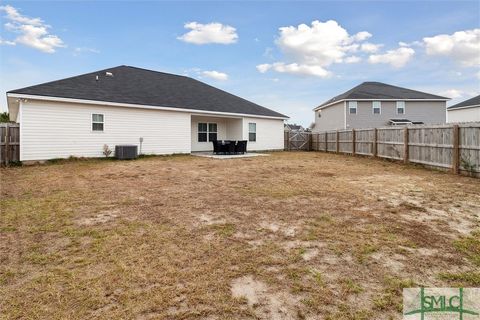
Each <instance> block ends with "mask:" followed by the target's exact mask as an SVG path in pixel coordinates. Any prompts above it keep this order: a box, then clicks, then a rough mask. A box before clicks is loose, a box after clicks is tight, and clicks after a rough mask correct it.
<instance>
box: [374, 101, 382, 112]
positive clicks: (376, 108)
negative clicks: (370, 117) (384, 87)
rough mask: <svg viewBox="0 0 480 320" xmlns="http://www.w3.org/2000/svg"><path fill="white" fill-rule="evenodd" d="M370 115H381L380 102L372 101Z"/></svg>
mask: <svg viewBox="0 0 480 320" xmlns="http://www.w3.org/2000/svg"><path fill="white" fill-rule="evenodd" d="M372 113H373V114H382V103H381V102H380V101H372Z"/></svg>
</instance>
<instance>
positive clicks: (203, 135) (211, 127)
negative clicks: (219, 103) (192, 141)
mask: <svg viewBox="0 0 480 320" xmlns="http://www.w3.org/2000/svg"><path fill="white" fill-rule="evenodd" d="M213 140H217V124H216V123H199V124H198V142H207V141H213Z"/></svg>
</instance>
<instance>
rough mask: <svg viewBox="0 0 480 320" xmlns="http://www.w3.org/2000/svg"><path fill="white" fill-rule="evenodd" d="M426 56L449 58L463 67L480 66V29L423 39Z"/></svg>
mask: <svg viewBox="0 0 480 320" xmlns="http://www.w3.org/2000/svg"><path fill="white" fill-rule="evenodd" d="M423 41H424V43H425V48H426V52H427V54H428V55H441V56H447V57H451V58H452V59H453V60H455V61H457V62H459V63H460V64H461V65H463V66H477V65H480V29H472V30H464V31H457V32H455V33H453V34H451V35H448V34H440V35H436V36H434V37H426V38H423Z"/></svg>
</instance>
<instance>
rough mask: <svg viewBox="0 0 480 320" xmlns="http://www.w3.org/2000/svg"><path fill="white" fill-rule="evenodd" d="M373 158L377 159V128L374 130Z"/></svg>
mask: <svg viewBox="0 0 480 320" xmlns="http://www.w3.org/2000/svg"><path fill="white" fill-rule="evenodd" d="M372 149H373V150H372V153H373V157H374V158H376V157H377V128H374V129H373V144H372Z"/></svg>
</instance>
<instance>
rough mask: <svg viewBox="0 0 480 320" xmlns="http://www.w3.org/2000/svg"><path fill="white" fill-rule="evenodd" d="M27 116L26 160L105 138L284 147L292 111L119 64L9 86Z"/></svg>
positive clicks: (143, 143)
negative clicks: (280, 110)
mask: <svg viewBox="0 0 480 320" xmlns="http://www.w3.org/2000/svg"><path fill="white" fill-rule="evenodd" d="M7 101H8V110H9V112H10V117H11V119H12V120H14V121H16V122H18V123H20V160H21V161H26V160H45V159H52V158H67V157H70V156H76V157H101V156H103V154H102V151H103V146H104V145H105V144H107V145H108V146H109V147H110V148H111V149H114V147H115V145H119V144H134V145H138V146H139V147H140V148H141V152H142V153H143V154H173V153H191V152H194V151H209V150H212V148H213V144H212V142H211V141H212V140H216V139H218V140H248V151H256V150H278V149H283V143H284V142H283V132H284V131H283V123H284V120H286V119H288V117H287V116H285V115H283V114H280V113H278V112H275V111H273V110H270V109H267V108H265V107H262V106H259V105H257V104H255V103H253V102H250V101H247V100H245V99H242V98H240V97H237V96H235V95H233V94H230V93H228V92H225V91H222V90H220V89H217V88H214V87H212V86H210V85H207V84H205V83H202V82H200V81H197V80H195V79H192V78H189V77H186V76H180V75H175V74H169V73H163V72H157V71H152V70H146V69H141V68H136V67H131V66H119V67H114V68H109V69H105V70H100V71H95V72H91V73H87V74H83V75H79V76H75V77H71V78H66V79H62V80H57V81H52V82H48V83H43V84H39V85H35V86H32V87H27V88H23V89H17V90H12V91H9V92H7Z"/></svg>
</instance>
